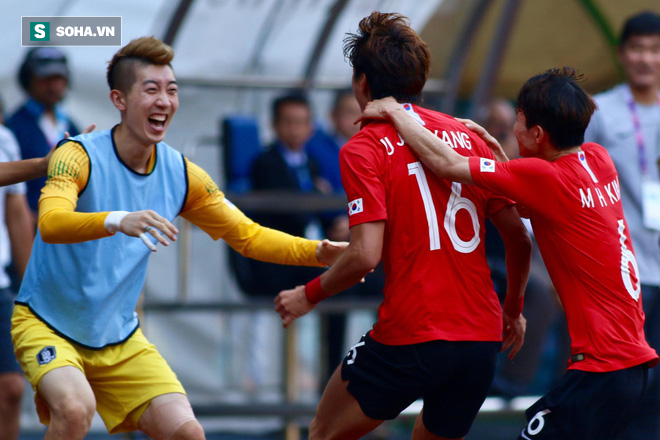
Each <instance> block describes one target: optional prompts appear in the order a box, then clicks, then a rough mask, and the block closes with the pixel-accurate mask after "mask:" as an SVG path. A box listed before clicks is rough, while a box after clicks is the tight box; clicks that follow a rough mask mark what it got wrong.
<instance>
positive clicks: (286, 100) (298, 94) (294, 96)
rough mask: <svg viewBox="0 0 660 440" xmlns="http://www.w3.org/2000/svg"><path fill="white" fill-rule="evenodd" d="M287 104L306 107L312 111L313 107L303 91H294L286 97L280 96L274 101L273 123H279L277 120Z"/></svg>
mask: <svg viewBox="0 0 660 440" xmlns="http://www.w3.org/2000/svg"><path fill="white" fill-rule="evenodd" d="M287 104H300V105H304V106H305V107H307V108H308V109H310V111H311V107H310V105H309V99H307V95H305V93H304V92H303V91H302V90H292V91H290V92H289V93H287V94H286V95H283V96H280V97H279V98H277V99H275V100H274V101H273V106H272V114H271V116H272V118H273V119H272V121H273V122H277V119H278V117H279V115H280V110H281V109H282V107H284V106H285V105H287Z"/></svg>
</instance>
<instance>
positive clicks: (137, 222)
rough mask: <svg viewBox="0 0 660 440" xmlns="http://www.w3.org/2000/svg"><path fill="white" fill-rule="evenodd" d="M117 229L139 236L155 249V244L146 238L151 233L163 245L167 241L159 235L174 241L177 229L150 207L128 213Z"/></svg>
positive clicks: (167, 244) (150, 247) (165, 244)
mask: <svg viewBox="0 0 660 440" xmlns="http://www.w3.org/2000/svg"><path fill="white" fill-rule="evenodd" d="M119 231H120V232H123V233H124V234H126V235H130V236H131V237H139V238H141V239H142V241H143V242H144V244H145V245H146V246H147V247H148V248H149V249H151V250H152V251H154V252H155V251H156V246H155V245H154V244H153V243H152V242H151V241H150V240H149V239H148V238H147V236H146V234H151V235H152V236H153V237H154V238H156V240H158V242H159V243H161V244H162V245H163V246H169V244H170V243H169V242H168V241H167V240H166V239H165V237H163V236H162V235H161V232H162V233H163V234H165V235H166V236H167V237H168V238H169V239H170V240H172V241H176V234H178V233H179V230H178V229H177V228H176V227H175V226H174V225H173V224H172V223H170V221H169V220H167V219H166V218H164V217H161V216H160V215H158V213H156V212H155V211H152V210H150V209H148V210H145V211H135V212H131V213H128V214H127V215H126V216H125V217H124V218H123V219H122V220H121V223H120V224H119Z"/></svg>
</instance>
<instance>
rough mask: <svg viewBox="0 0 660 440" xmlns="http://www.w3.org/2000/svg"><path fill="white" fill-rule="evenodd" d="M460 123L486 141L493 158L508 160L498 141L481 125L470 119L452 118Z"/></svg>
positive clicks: (502, 160)
mask: <svg viewBox="0 0 660 440" xmlns="http://www.w3.org/2000/svg"><path fill="white" fill-rule="evenodd" d="M454 119H456V120H457V121H458V122H460V123H461V124H463V125H465V127H466V128H468V129H469V130H472V131H474V132H475V133H476V134H477V136H479V137H480V138H481V139H483V141H484V142H485V143H486V145H487V146H488V148H490V151H492V152H493V156H495V160H497V161H498V162H508V161H509V158H508V157H507V155H506V153H504V150H503V149H502V146H501V145H500V143H499V142H498V141H497V139H495V138H494V137H493V136H492V135H491V134H490V133H488V132H487V131H486V129H485V128H483V127H482V126H481V125H479V124H477V123H476V122H474V121H473V120H471V119H461V118H454Z"/></svg>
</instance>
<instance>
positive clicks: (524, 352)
mask: <svg viewBox="0 0 660 440" xmlns="http://www.w3.org/2000/svg"><path fill="white" fill-rule="evenodd" d="M515 121H516V110H515V108H514V106H513V105H512V104H511V103H510V102H509V101H506V100H504V99H498V100H495V101H493V102H492V103H491V105H490V106H489V108H488V116H487V118H486V120H485V121H484V125H483V127H484V128H485V129H486V130H487V131H488V132H489V133H491V134H492V135H493V136H494V137H495V138H496V139H497V140H498V142H499V143H500V145H501V146H502V148H503V149H504V151H505V153H506V155H507V156H508V157H509V158H510V159H515V158H517V157H519V154H518V141H517V140H516V138H515V136H514V134H513V124H514V123H515ZM523 223H524V224H525V226H526V227H527V229H528V230H529V232H530V235H531V237H532V244H533V246H532V264H531V268H530V273H529V280H528V282H527V288H526V289H525V308H524V315H525V317H526V318H527V322H528V325H527V333H526V334H525V344H524V345H523V348H522V349H521V350H520V352H519V353H518V355H517V356H516V357H515V358H514V359H513V360H511V359H509V358H504V360H503V362H502V364H501V365H500V368H499V369H498V372H497V374H496V376H495V378H494V379H493V384H492V387H491V391H490V393H491V394H493V395H501V396H504V397H508V398H511V397H515V396H518V395H524V394H530V393H532V386H533V385H534V383H535V381H536V380H537V377H538V373H539V366H540V363H541V358H542V355H543V350H544V347H545V346H546V343H545V342H546V337H547V336H548V334H549V331H550V330H551V328H552V325H553V324H554V323H555V322H556V321H557V320H558V319H559V318H560V317H561V313H558V312H559V311H560V309H559V302H558V300H557V299H556V296H555V295H556V294H555V292H554V288H553V286H552V282H551V281H550V276H549V275H548V271H547V269H546V268H545V265H544V264H543V259H542V258H541V254H540V252H539V249H538V246H537V245H536V241H535V240H534V239H533V238H534V232H533V231H532V228H531V225H530V223H529V220H528V219H523ZM486 254H487V256H488V264H489V266H490V268H491V274H492V277H493V282H494V284H495V289H496V291H497V293H498V295H499V296H500V300H501V301H503V300H504V296H505V294H506V264H505V255H504V243H503V242H502V239H501V238H500V235H499V233H498V232H497V229H496V228H495V226H493V224H492V223H491V222H490V221H488V222H487V223H486ZM561 348H562V349H563V351H564V352H565V355H564V356H562V357H561V358H560V359H561V361H560V362H562V365H561V368H557V369H552V373H551V375H552V376H554V373H555V372H557V373H558V372H559V371H562V372H563V370H564V367H565V365H564V364H563V360H564V359H566V358H567V357H568V356H569V355H570V346H569V343H568V341H565V343H564V344H562V347H561ZM558 378H559V375H557V376H556V377H553V378H552V379H551V381H553V382H554V380H557V379H558Z"/></svg>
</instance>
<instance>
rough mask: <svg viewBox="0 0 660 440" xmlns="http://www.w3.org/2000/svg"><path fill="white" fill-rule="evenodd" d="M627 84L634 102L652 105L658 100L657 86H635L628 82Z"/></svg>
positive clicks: (658, 89) (659, 90)
mask: <svg viewBox="0 0 660 440" xmlns="http://www.w3.org/2000/svg"><path fill="white" fill-rule="evenodd" d="M628 86H629V87H630V93H631V94H632V96H633V99H634V100H635V102H636V103H638V104H641V105H653V104H655V103H656V102H658V93H659V92H660V88H659V87H658V86H655V85H652V86H647V85H644V86H635V85H633V84H630V83H629V84H628Z"/></svg>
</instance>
